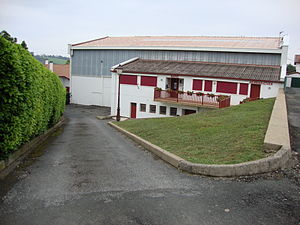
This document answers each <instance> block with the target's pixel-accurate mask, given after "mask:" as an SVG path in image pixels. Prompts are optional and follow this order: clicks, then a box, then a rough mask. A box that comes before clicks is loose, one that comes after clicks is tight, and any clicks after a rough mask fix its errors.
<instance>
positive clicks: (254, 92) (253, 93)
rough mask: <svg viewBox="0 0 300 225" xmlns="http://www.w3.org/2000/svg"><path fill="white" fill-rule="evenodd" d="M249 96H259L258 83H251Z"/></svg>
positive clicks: (255, 97) (256, 97)
mask: <svg viewBox="0 0 300 225" xmlns="http://www.w3.org/2000/svg"><path fill="white" fill-rule="evenodd" d="M250 98H251V99H259V98H260V84H251V90H250Z"/></svg>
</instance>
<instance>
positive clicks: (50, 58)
mask: <svg viewBox="0 0 300 225" xmlns="http://www.w3.org/2000/svg"><path fill="white" fill-rule="evenodd" d="M48 60H49V61H52V62H53V63H54V64H66V62H67V60H65V59H59V58H52V57H48Z"/></svg>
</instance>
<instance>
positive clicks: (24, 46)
mask: <svg viewBox="0 0 300 225" xmlns="http://www.w3.org/2000/svg"><path fill="white" fill-rule="evenodd" d="M21 46H22V47H23V48H25V49H26V50H28V47H27V44H26V42H25V41H22V43H21Z"/></svg>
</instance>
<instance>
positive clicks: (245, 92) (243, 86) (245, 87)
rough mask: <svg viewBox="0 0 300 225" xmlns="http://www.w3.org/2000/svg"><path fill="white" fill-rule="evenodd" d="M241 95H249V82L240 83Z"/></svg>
mask: <svg viewBox="0 0 300 225" xmlns="http://www.w3.org/2000/svg"><path fill="white" fill-rule="evenodd" d="M240 95H248V84H240Z"/></svg>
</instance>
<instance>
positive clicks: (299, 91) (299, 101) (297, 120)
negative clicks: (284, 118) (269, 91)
mask: <svg viewBox="0 0 300 225" xmlns="http://www.w3.org/2000/svg"><path fill="white" fill-rule="evenodd" d="M286 101H287V108H288V118H289V125H290V135H291V147H292V149H293V150H294V151H297V152H298V153H299V154H300V88H287V89H286ZM299 159H300V157H299Z"/></svg>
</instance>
